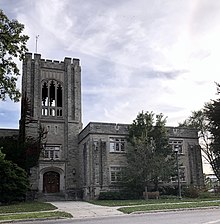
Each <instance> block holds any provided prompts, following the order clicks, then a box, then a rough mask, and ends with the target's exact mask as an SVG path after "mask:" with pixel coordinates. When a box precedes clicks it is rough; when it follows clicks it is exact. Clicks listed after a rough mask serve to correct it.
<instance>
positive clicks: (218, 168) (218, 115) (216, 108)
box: [205, 83, 220, 180]
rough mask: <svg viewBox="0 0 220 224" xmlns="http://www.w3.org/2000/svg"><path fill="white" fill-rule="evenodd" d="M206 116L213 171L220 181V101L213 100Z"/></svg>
mask: <svg viewBox="0 0 220 224" xmlns="http://www.w3.org/2000/svg"><path fill="white" fill-rule="evenodd" d="M216 85H217V93H218V95H219V94H220V85H219V84H218V83H216ZM205 110H206V111H205V112H206V116H207V118H208V121H209V122H208V126H209V132H210V133H211V137H210V151H211V152H212V154H213V160H212V161H211V163H210V164H211V166H212V168H213V171H214V173H215V175H216V177H217V178H218V180H220V99H217V100H212V101H211V102H210V103H208V104H206V106H205Z"/></svg>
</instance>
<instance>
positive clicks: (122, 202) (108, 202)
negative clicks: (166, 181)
mask: <svg viewBox="0 0 220 224" xmlns="http://www.w3.org/2000/svg"><path fill="white" fill-rule="evenodd" d="M213 200H220V198H205V199H200V198H195V199H192V198H183V199H181V200H179V199H177V198H175V199H158V200H155V199H149V200H94V201H90V203H92V204H95V205H102V206H111V207H113V206H132V205H146V204H163V203H179V202H201V201H213Z"/></svg>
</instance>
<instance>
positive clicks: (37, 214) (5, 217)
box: [0, 211, 72, 220]
mask: <svg viewBox="0 0 220 224" xmlns="http://www.w3.org/2000/svg"><path fill="white" fill-rule="evenodd" d="M71 217H72V215H71V214H69V213H66V212H59V211H56V212H31V213H21V214H19V213H14V214H11V213H10V214H7V215H0V220H19V219H21V220H24V219H43V218H71Z"/></svg>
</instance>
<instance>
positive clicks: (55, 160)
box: [22, 53, 82, 197]
mask: <svg viewBox="0 0 220 224" xmlns="http://www.w3.org/2000/svg"><path fill="white" fill-rule="evenodd" d="M22 97H26V98H27V100H28V102H29V106H30V118H29V122H28V123H27V125H26V127H25V133H26V136H32V137H36V136H37V134H38V130H39V128H40V127H41V128H43V129H44V130H46V132H47V134H46V139H45V143H44V150H43V152H42V155H41V157H40V160H39V164H38V166H36V167H34V168H32V169H31V184H32V188H33V190H38V192H39V194H41V193H42V194H45V193H47V194H50V193H60V194H64V195H65V196H66V197H70V196H72V197H74V195H75V196H76V195H77V194H78V189H79V176H80V175H79V162H78V161H79V151H78V134H79V132H80V131H81V129H82V121H81V67H80V64H79V59H75V58H65V59H64V61H52V60H45V59H41V55H40V54H34V55H32V54H31V53H26V55H25V59H24V61H23V77H22ZM22 107H24V105H22Z"/></svg>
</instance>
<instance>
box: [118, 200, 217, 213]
mask: <svg viewBox="0 0 220 224" xmlns="http://www.w3.org/2000/svg"><path fill="white" fill-rule="evenodd" d="M210 206H220V201H203V202H198V201H195V202H188V203H186V202H179V203H161V204H147V205H143V206H132V207H122V208H119V209H118V210H119V211H121V212H124V213H128V214H129V213H132V212H144V211H155V210H167V209H171V210H173V209H181V208H189V209H190V208H191V209H192V208H204V207H210Z"/></svg>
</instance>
